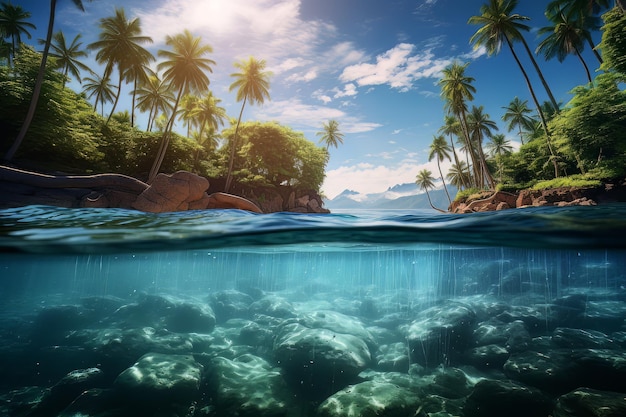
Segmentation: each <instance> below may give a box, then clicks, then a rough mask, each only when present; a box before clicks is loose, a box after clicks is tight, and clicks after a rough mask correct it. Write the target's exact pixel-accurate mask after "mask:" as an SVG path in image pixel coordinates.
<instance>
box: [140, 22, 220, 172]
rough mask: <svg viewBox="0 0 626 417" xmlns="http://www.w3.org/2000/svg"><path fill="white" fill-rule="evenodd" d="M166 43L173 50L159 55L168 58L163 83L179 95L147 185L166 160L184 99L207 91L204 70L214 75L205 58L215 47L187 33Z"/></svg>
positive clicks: (206, 79) (173, 37) (163, 67)
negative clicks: (187, 95) (180, 105)
mask: <svg viewBox="0 0 626 417" xmlns="http://www.w3.org/2000/svg"><path fill="white" fill-rule="evenodd" d="M165 44H166V45H167V46H169V47H170V48H172V50H164V49H161V50H159V52H158V54H159V56H160V57H163V58H165V61H163V62H161V63H159V65H158V66H157V68H158V69H159V70H165V72H164V73H163V80H164V81H165V82H167V83H170V84H171V85H172V86H173V87H174V88H176V89H178V93H177V94H176V100H175V101H174V106H173V107H172V113H171V115H170V117H169V120H168V122H167V124H166V125H165V128H164V131H163V137H162V138H161V143H160V145H159V150H158V152H157V156H156V158H155V159H154V163H153V164H152V168H151V169H150V174H149V175H148V182H152V180H153V179H154V177H156V175H157V173H158V172H159V169H160V168H161V163H163V158H165V152H166V151H167V147H168V145H169V141H170V135H171V133H172V128H173V126H174V120H175V119H176V110H177V109H178V103H179V102H180V99H181V97H182V96H183V95H184V94H187V93H189V92H191V91H206V90H208V88H209V77H208V76H207V75H206V73H205V71H208V72H213V69H212V68H211V65H215V61H213V60H212V59H209V58H204V55H206V54H208V53H211V52H213V48H212V47H211V46H210V45H203V44H202V39H201V38H200V37H197V38H196V37H194V36H193V35H192V34H191V32H189V31H188V30H185V31H184V32H183V33H179V34H177V35H175V36H167V37H166V38H165Z"/></svg>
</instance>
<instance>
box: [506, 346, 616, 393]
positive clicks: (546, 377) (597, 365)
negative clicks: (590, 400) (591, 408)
mask: <svg viewBox="0 0 626 417" xmlns="http://www.w3.org/2000/svg"><path fill="white" fill-rule="evenodd" d="M503 369H504V373H505V375H506V376H507V377H508V378H511V379H514V380H516V381H521V382H523V383H525V384H527V385H532V386H534V387H537V388H540V389H542V390H544V391H546V392H550V393H553V394H559V395H560V394H564V393H566V392H569V391H571V390H574V389H576V388H578V387H588V388H593V389H599V390H611V391H618V392H626V358H625V357H624V355H623V353H622V351H621V350H608V349H558V348H555V349H552V350H550V351H547V352H542V353H540V352H534V351H527V352H521V353H517V354H512V355H511V356H510V357H509V359H508V360H507V362H506V363H505V364H504V367H503Z"/></svg>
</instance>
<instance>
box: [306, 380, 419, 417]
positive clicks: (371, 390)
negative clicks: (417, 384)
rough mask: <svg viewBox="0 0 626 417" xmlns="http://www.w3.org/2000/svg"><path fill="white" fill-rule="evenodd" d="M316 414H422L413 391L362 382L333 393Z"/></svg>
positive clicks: (324, 416)
mask: <svg viewBox="0 0 626 417" xmlns="http://www.w3.org/2000/svg"><path fill="white" fill-rule="evenodd" d="M317 415H318V416H319V417H354V416H363V417H373V416H382V417H405V416H414V417H425V416H426V414H425V413H424V412H422V411H421V407H420V399H419V398H418V396H417V395H415V393H413V392H411V391H409V390H408V389H406V388H402V387H399V386H397V385H395V384H390V383H386V382H378V381H365V382H362V383H360V384H356V385H350V386H348V387H346V388H344V389H342V390H341V391H338V392H336V393H335V394H333V395H332V396H330V397H329V398H327V399H326V400H324V402H322V403H321V404H320V406H319V407H318V409H317Z"/></svg>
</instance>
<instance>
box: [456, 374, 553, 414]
mask: <svg viewBox="0 0 626 417" xmlns="http://www.w3.org/2000/svg"><path fill="white" fill-rule="evenodd" d="M551 409H552V401H551V400H550V398H548V397H547V396H545V395H544V394H542V393H541V391H539V390H538V389H536V388H532V387H528V386H525V385H522V384H519V383H516V382H513V381H504V380H491V379H483V380H481V381H479V382H478V383H477V384H476V385H475V386H474V389H473V391H472V393H471V394H470V395H469V397H467V401H466V402H465V407H464V409H463V412H464V413H463V415H465V416H480V417H501V416H507V417H528V416H533V417H548V415H549V414H550V410H551Z"/></svg>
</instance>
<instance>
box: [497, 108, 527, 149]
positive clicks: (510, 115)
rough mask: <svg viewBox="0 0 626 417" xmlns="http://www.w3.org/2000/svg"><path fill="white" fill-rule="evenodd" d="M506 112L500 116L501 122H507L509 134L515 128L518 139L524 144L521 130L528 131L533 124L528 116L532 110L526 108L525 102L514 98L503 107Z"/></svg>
mask: <svg viewBox="0 0 626 417" xmlns="http://www.w3.org/2000/svg"><path fill="white" fill-rule="evenodd" d="M503 109H505V110H506V112H505V113H504V115H503V116H502V121H504V122H508V123H507V129H508V130H509V132H510V131H511V130H513V129H515V128H517V129H518V135H519V139H520V141H521V142H522V145H523V144H524V139H523V135H522V130H530V129H531V125H532V124H533V123H534V120H533V118H532V117H530V116H529V114H530V113H532V110H531V109H529V108H528V101H527V100H524V101H522V100H520V99H519V97H515V98H514V99H513V100H511V102H510V103H509V105H508V106H507V107H503Z"/></svg>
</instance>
